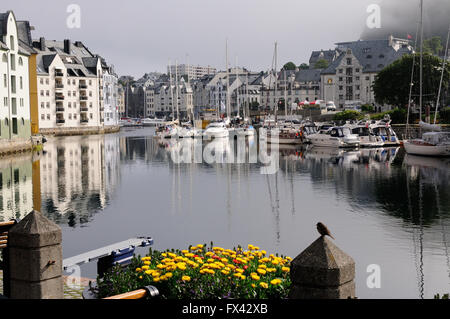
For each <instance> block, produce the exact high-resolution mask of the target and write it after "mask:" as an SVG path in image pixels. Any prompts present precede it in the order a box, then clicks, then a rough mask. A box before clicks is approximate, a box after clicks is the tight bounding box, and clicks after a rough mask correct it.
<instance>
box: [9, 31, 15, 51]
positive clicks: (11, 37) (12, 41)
mask: <svg viewBox="0 0 450 319" xmlns="http://www.w3.org/2000/svg"><path fill="white" fill-rule="evenodd" d="M9 42H10V43H9V48H10V49H11V51H14V50H15V47H14V36H13V35H12V36H10V37H9Z"/></svg>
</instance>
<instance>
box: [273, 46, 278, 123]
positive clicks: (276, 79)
mask: <svg viewBox="0 0 450 319" xmlns="http://www.w3.org/2000/svg"><path fill="white" fill-rule="evenodd" d="M277 46H278V43H277V42H275V54H274V58H275V125H276V124H277V123H278V99H277V93H278V92H277V86H278V76H277Z"/></svg>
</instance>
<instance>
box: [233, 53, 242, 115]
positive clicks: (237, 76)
mask: <svg viewBox="0 0 450 319" xmlns="http://www.w3.org/2000/svg"><path fill="white" fill-rule="evenodd" d="M237 61H238V58H237V56H236V57H235V62H234V64H235V68H236V106H237V115H238V116H240V114H241V105H240V103H239V84H238V82H237V80H238V78H239V72H238V66H237Z"/></svg>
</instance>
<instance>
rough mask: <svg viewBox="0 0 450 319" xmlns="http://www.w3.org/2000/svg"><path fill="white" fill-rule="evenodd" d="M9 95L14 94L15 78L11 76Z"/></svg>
mask: <svg viewBox="0 0 450 319" xmlns="http://www.w3.org/2000/svg"><path fill="white" fill-rule="evenodd" d="M11 93H16V76H15V75H11Z"/></svg>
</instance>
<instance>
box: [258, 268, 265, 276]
mask: <svg viewBox="0 0 450 319" xmlns="http://www.w3.org/2000/svg"><path fill="white" fill-rule="evenodd" d="M257 271H258V273H259V274H260V275H265V274H266V271H265V270H264V269H261V268H259V269H258V270H257Z"/></svg>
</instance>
